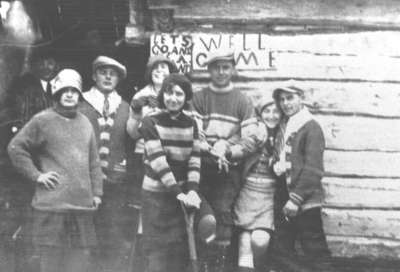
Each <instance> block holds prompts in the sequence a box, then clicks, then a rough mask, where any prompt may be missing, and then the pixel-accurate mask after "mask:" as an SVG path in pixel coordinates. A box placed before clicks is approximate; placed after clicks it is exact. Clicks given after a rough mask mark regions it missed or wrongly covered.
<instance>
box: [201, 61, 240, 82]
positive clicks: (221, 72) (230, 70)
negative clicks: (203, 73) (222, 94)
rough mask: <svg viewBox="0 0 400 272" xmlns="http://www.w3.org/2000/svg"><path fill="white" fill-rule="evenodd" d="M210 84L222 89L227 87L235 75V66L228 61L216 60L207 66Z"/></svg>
mask: <svg viewBox="0 0 400 272" xmlns="http://www.w3.org/2000/svg"><path fill="white" fill-rule="evenodd" d="M208 72H209V73H210V77H211V82H212V84H213V85H214V86H216V87H219V88H223V87H226V86H228V85H229V83H230V82H231V80H232V77H233V75H234V73H235V66H234V65H233V63H232V61H229V60H217V61H215V62H213V63H211V64H210V65H209V66H208Z"/></svg>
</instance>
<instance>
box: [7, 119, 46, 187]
mask: <svg viewBox="0 0 400 272" xmlns="http://www.w3.org/2000/svg"><path fill="white" fill-rule="evenodd" d="M44 144H45V139H44V137H43V134H42V131H41V126H40V122H39V120H38V119H37V118H35V117H34V118H32V119H31V120H30V121H29V122H28V123H27V124H26V125H25V126H24V127H23V128H22V129H21V130H20V131H19V132H18V133H17V134H16V135H15V137H14V138H13V139H12V140H11V142H10V143H9V145H8V149H7V151H8V155H9V156H10V159H11V162H12V164H13V166H14V167H15V169H16V170H17V171H18V172H19V173H20V174H22V175H23V176H24V177H26V178H27V179H29V180H30V181H33V182H36V180H37V179H38V177H39V176H40V175H41V172H40V170H39V169H38V168H37V166H36V165H35V160H36V158H35V157H34V154H35V152H37V150H38V149H39V148H40V147H41V146H42V145H44Z"/></svg>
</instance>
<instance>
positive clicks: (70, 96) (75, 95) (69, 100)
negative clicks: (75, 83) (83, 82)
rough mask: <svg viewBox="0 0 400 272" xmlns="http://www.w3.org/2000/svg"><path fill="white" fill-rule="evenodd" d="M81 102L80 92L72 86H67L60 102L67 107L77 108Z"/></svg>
mask: <svg viewBox="0 0 400 272" xmlns="http://www.w3.org/2000/svg"><path fill="white" fill-rule="evenodd" d="M78 103H79V92H78V91H77V90H76V89H75V88H72V87H67V88H66V90H64V91H63V93H62V94H61V97H60V104H61V106H63V107H65V108H75V107H76V106H77V105H78Z"/></svg>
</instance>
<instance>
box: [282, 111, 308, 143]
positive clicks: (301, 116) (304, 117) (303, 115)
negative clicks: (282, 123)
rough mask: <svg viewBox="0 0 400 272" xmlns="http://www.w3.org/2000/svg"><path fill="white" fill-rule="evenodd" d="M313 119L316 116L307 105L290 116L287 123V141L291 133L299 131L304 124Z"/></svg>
mask: <svg viewBox="0 0 400 272" xmlns="http://www.w3.org/2000/svg"><path fill="white" fill-rule="evenodd" d="M313 119H314V117H313V116H312V114H311V113H310V112H309V111H308V109H307V108H306V107H303V109H301V110H300V111H299V112H298V113H296V114H295V115H293V116H292V117H290V118H289V120H288V122H287V125H286V131H285V141H286V140H287V139H288V137H289V136H290V135H291V134H293V133H295V132H297V131H298V130H299V129H300V128H301V127H302V126H304V124H305V123H307V122H308V121H310V120H313Z"/></svg>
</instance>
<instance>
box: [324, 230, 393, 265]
mask: <svg viewBox="0 0 400 272" xmlns="http://www.w3.org/2000/svg"><path fill="white" fill-rule="evenodd" d="M327 240H328V245H329V249H330V250H331V252H332V255H333V256H336V257H346V258H354V257H367V258H373V259H378V258H383V259H393V260H394V259H399V258H400V241H395V240H390V239H377V238H363V237H349V236H346V237H344V236H332V235H327Z"/></svg>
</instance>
